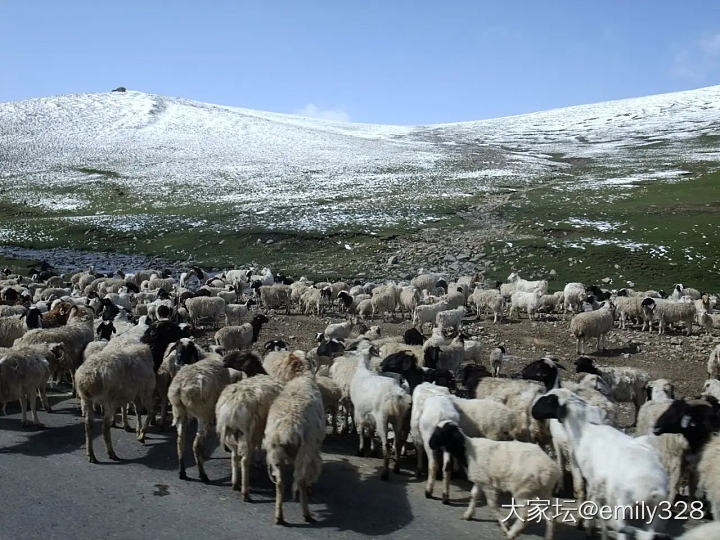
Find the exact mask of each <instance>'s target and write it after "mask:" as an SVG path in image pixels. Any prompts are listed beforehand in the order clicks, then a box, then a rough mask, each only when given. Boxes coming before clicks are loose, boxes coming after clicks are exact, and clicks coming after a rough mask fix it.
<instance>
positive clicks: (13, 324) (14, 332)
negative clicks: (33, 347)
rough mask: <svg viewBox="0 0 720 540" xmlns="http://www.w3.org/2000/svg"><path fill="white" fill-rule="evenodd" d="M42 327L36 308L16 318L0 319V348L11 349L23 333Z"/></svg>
mask: <svg viewBox="0 0 720 540" xmlns="http://www.w3.org/2000/svg"><path fill="white" fill-rule="evenodd" d="M42 326H43V324H42V317H41V314H40V310H39V309H37V308H31V309H30V310H29V311H28V312H27V313H22V314H20V315H16V316H9V317H0V347H12V345H13V343H15V340H16V339H20V338H21V337H22V336H23V335H24V334H25V332H27V331H29V330H33V329H35V328H42Z"/></svg>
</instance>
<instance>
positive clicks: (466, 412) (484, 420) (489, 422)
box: [451, 396, 516, 441]
mask: <svg viewBox="0 0 720 540" xmlns="http://www.w3.org/2000/svg"><path fill="white" fill-rule="evenodd" d="M451 399H452V403H453V406H454V407H455V409H456V410H457V412H458V414H459V420H458V422H457V423H458V424H459V425H460V427H461V428H462V430H463V432H464V433H465V434H466V435H467V436H468V437H485V438H486V439H492V440H495V441H507V440H510V439H512V438H513V434H514V433H515V420H516V417H515V413H514V412H513V411H512V410H511V409H510V408H509V407H507V406H506V405H503V404H502V403H500V402H498V401H495V400H494V399H489V398H488V399H465V398H461V397H457V396H452V397H451Z"/></svg>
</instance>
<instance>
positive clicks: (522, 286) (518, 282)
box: [507, 272, 548, 295]
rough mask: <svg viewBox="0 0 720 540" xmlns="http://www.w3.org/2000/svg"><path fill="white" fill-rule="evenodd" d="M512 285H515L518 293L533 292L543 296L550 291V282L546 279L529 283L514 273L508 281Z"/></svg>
mask: <svg viewBox="0 0 720 540" xmlns="http://www.w3.org/2000/svg"><path fill="white" fill-rule="evenodd" d="M507 280H508V281H509V282H510V283H514V284H515V290H516V291H525V292H533V291H538V292H539V293H540V294H541V295H542V294H546V293H547V291H548V282H547V281H546V280H544V279H539V280H537V281H528V280H526V279H523V278H521V277H520V274H518V273H517V272H513V273H512V274H510V275H509V276H508V279H507Z"/></svg>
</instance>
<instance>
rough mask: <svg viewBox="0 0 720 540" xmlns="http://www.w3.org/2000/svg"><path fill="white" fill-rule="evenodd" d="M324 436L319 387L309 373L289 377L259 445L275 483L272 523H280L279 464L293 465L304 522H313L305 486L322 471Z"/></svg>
mask: <svg viewBox="0 0 720 540" xmlns="http://www.w3.org/2000/svg"><path fill="white" fill-rule="evenodd" d="M324 438H325V415H324V411H323V403H322V397H321V395H320V390H319V388H318V386H317V384H316V383H315V380H314V379H313V377H312V375H310V374H306V375H301V376H299V377H296V378H294V379H292V380H291V381H290V382H288V383H287V384H286V385H285V387H284V388H283V389H282V391H281V392H280V394H279V395H278V396H277V398H275V401H274V402H273V403H272V405H271V406H270V410H269V412H268V417H267V423H266V426H265V439H264V441H263V448H264V449H265V451H266V452H267V464H268V469H269V470H270V472H271V475H272V479H273V482H275V522H276V523H279V524H280V523H283V522H284V515H283V492H284V489H285V488H284V483H283V478H282V471H281V465H282V464H284V463H288V464H291V465H292V466H293V487H294V488H295V489H294V490H293V491H297V492H299V495H300V504H301V506H302V512H303V517H304V518H305V521H307V522H311V521H313V517H312V515H311V514H310V508H309V506H308V492H307V490H308V487H310V486H311V485H312V484H313V483H315V482H316V481H317V479H318V478H319V477H320V473H321V472H322V457H321V447H322V442H323V439H324Z"/></svg>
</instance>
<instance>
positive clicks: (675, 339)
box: [670, 336, 683, 345]
mask: <svg viewBox="0 0 720 540" xmlns="http://www.w3.org/2000/svg"><path fill="white" fill-rule="evenodd" d="M682 343H683V340H682V339H681V338H679V337H677V336H673V337H671V338H670V345H682Z"/></svg>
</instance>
